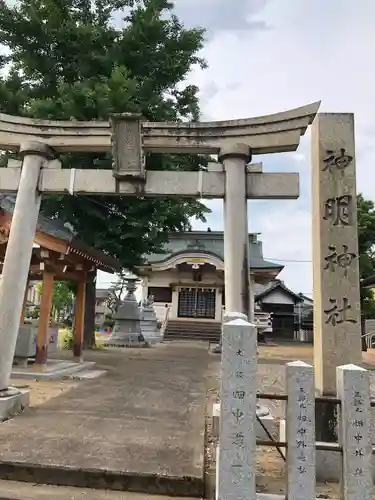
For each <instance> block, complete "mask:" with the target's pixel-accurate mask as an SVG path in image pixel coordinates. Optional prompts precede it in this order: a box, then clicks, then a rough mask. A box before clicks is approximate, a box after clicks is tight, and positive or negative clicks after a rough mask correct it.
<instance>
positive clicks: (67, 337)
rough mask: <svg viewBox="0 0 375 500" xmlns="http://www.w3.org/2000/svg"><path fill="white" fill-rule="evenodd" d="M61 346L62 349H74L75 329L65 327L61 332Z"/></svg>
mask: <svg viewBox="0 0 375 500" xmlns="http://www.w3.org/2000/svg"><path fill="white" fill-rule="evenodd" d="M59 337H60V342H59V343H60V347H61V348H62V349H67V350H71V349H73V330H72V329H71V328H64V329H62V330H60V332H59Z"/></svg>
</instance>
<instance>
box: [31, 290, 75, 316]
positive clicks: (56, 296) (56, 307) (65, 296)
mask: <svg viewBox="0 0 375 500" xmlns="http://www.w3.org/2000/svg"><path fill="white" fill-rule="evenodd" d="M37 287H38V291H39V293H40V294H43V283H42V282H41V283H39V284H38V285H37ZM73 301H74V294H73V292H72V291H71V287H70V285H69V283H68V282H67V281H55V282H54V283H53V295H52V311H51V315H52V317H54V318H56V319H57V321H60V320H61V314H62V313H63V312H64V311H67V310H70V309H71V308H72V305H73Z"/></svg>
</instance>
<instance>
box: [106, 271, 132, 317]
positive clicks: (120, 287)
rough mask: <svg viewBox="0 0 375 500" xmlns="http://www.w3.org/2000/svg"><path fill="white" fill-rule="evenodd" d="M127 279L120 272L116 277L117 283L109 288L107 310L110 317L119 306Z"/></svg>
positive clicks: (123, 273) (124, 273) (124, 274)
mask: <svg viewBox="0 0 375 500" xmlns="http://www.w3.org/2000/svg"><path fill="white" fill-rule="evenodd" d="M126 285H127V277H126V272H122V273H120V274H119V275H118V281H116V282H115V283H113V284H112V285H111V287H110V288H109V291H108V292H109V293H108V299H107V304H108V309H109V310H110V311H111V313H112V315H115V314H116V313H117V310H118V308H119V307H120V305H121V301H122V299H123V298H124V294H125V291H126Z"/></svg>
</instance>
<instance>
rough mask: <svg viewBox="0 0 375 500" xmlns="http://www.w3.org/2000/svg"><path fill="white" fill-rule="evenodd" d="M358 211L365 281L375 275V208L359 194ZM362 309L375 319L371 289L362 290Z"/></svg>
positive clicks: (362, 273) (360, 257)
mask: <svg viewBox="0 0 375 500" xmlns="http://www.w3.org/2000/svg"><path fill="white" fill-rule="evenodd" d="M357 209H358V247H359V270H360V276H361V278H362V279H363V278H368V277H369V276H372V275H373V274H375V206H374V203H373V202H372V201H371V200H365V199H364V198H363V196H362V194H359V195H358V198H357ZM361 308H362V312H363V314H364V315H365V317H366V318H375V300H374V296H373V293H372V290H371V289H368V288H362V289H361Z"/></svg>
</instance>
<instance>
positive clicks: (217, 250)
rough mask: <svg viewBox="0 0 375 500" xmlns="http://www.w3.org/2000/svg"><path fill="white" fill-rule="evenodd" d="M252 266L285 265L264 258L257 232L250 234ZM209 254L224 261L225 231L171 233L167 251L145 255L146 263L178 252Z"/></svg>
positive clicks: (280, 268)
mask: <svg viewBox="0 0 375 500" xmlns="http://www.w3.org/2000/svg"><path fill="white" fill-rule="evenodd" d="M249 244H250V268H251V269H278V270H280V271H281V270H282V269H283V268H284V266H283V265H281V264H277V263H275V262H271V261H269V260H265V259H264V258H263V249H262V242H261V241H259V240H258V234H257V233H250V234H249ZM189 253H191V254H194V255H196V254H199V253H201V254H206V255H207V254H208V255H212V256H214V257H218V258H219V259H221V260H222V261H224V233H223V231H185V232H176V233H170V234H169V236H168V243H166V245H165V252H164V253H158V254H151V255H146V256H144V263H145V265H147V264H149V265H152V264H156V263H161V262H164V261H166V260H168V259H170V258H171V257H173V256H176V255H178V254H189Z"/></svg>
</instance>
